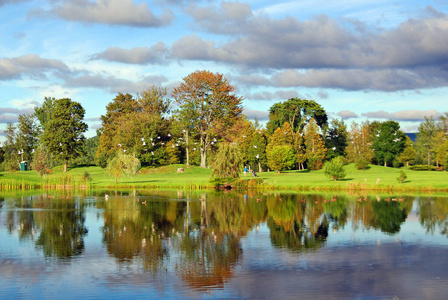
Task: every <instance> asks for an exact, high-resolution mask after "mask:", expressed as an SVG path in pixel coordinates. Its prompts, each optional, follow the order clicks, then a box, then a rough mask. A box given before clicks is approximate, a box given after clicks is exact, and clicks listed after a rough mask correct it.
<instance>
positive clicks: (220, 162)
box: [212, 143, 243, 178]
mask: <svg viewBox="0 0 448 300" xmlns="http://www.w3.org/2000/svg"><path fill="white" fill-rule="evenodd" d="M242 165H243V160H242V159H241V154H240V151H239V149H238V147H237V146H236V145H235V144H230V143H221V144H220V145H219V149H218V153H217V154H216V157H215V160H214V162H213V164H212V169H213V171H212V177H214V178H226V177H231V178H238V177H240V176H239V174H240V172H241V169H242Z"/></svg>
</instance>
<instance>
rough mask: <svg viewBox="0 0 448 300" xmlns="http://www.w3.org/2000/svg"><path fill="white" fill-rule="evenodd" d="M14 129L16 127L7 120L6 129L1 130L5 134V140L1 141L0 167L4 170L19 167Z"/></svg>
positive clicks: (17, 168)
mask: <svg viewBox="0 0 448 300" xmlns="http://www.w3.org/2000/svg"><path fill="white" fill-rule="evenodd" d="M15 130H16V127H15V126H14V125H13V124H12V123H11V122H8V123H7V125H6V130H4V131H3V132H4V133H5V134H6V141H5V142H4V143H3V151H4V156H3V157H4V159H3V163H2V168H3V170H5V171H17V170H19V167H20V165H19V159H20V158H19V153H18V150H17V146H16V141H15V137H16V133H15Z"/></svg>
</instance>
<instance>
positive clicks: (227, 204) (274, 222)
mask: <svg viewBox="0 0 448 300" xmlns="http://www.w3.org/2000/svg"><path fill="white" fill-rule="evenodd" d="M84 193H85V192H84ZM105 193H108V194H109V195H111V196H110V197H109V199H108V200H106V199H105V198H104V195H105ZM447 200H448V199H447V198H446V197H434V196H433V197H428V196H417V197H414V196H403V195H347V194H337V195H330V194H296V193H263V194H256V193H254V192H252V193H248V194H240V193H236V192H228V193H223V192H187V191H180V192H178V191H120V192H118V191H117V192H110V191H100V192H97V193H94V194H89V195H87V194H77V195H75V194H67V193H66V194H64V193H60V194H50V193H48V194H42V195H37V196H36V195H10V196H8V195H6V196H4V197H2V198H0V238H2V239H3V242H2V245H0V267H1V266H2V265H4V264H5V263H6V262H7V261H11V260H13V261H17V262H18V261H20V262H21V263H20V264H17V268H20V265H22V264H26V262H25V261H26V260H27V257H28V256H29V254H26V253H24V254H23V257H22V256H21V254H20V253H19V250H20V249H23V247H24V245H32V246H33V247H34V250H31V249H30V248H26V249H27V250H26V251H34V254H33V255H37V257H38V256H39V255H38V254H39V253H40V254H42V255H43V257H46V258H52V259H55V260H62V259H64V260H71V261H72V262H73V263H76V264H80V266H81V265H83V264H85V262H84V261H83V259H89V256H90V255H93V254H92V252H93V250H91V249H95V251H96V252H95V257H102V255H101V254H98V253H101V251H102V250H101V249H100V248H101V247H103V248H104V251H105V252H104V253H107V257H104V258H102V259H103V263H104V264H102V267H104V266H108V268H112V269H108V271H107V272H108V273H109V274H108V276H111V275H114V276H115V275H117V276H118V274H121V275H123V274H122V273H123V272H125V273H126V272H127V273H126V275H127V276H129V275H130V273H132V274H134V275H135V274H136V273H138V274H140V275H143V274H145V275H143V276H149V277H148V278H152V279H151V280H156V281H157V282H159V283H160V282H162V283H163V284H162V286H165V287H166V290H167V291H171V292H170V293H172V294H170V295H169V296H173V297H174V298H175V296H176V297H177V296H179V294H182V295H184V296H185V295H187V294H188V293H187V292H191V293H199V295H202V293H204V292H210V291H215V292H217V291H221V293H224V294H219V295H220V296H230V297H233V296H236V297H246V296H247V295H245V294H244V292H243V291H241V290H240V289H241V287H240V285H239V283H240V282H239V280H236V278H240V279H242V280H246V281H247V280H249V281H250V280H255V278H252V276H255V275H254V274H253V272H252V271H253V268H256V269H258V270H268V271H269V272H272V271H276V270H278V269H279V268H280V269H282V270H283V269H285V270H287V269H289V270H290V269H291V268H292V270H295V272H297V271H300V270H302V269H303V268H304V265H303V264H302V263H303V261H304V259H306V261H307V265H306V269H307V270H313V272H315V273H316V272H317V273H316V274H320V272H321V270H327V271H326V272H330V273H331V274H320V275H325V276H330V277H331V276H332V275H334V274H333V273H334V272H339V271H341V270H346V269H347V268H348V269H350V270H351V269H353V272H361V271H360V270H359V269H358V268H361V269H365V268H366V267H367V269H366V270H372V269H373V267H372V266H374V264H377V265H382V266H383V267H384V266H387V264H388V263H390V262H388V263H386V264H385V262H387V261H389V259H390V258H387V255H396V253H395V251H394V248H393V246H390V245H394V242H396V241H397V239H401V240H404V241H405V243H406V245H404V244H403V241H401V240H400V241H401V244H400V247H404V246H406V247H408V248H407V249H414V250H412V251H415V253H420V252H421V251H420V250H422V249H421V247H423V245H424V243H423V244H422V239H424V241H425V242H426V243H428V244H434V245H437V246H441V247H445V248H444V249H445V250H446V243H447V240H446V237H447V236H448V235H447V234H448V219H447V215H448V201H447ZM416 224H419V227H417V226H416ZM95 226H96V227H95ZM93 228H95V229H96V230H94V229H93ZM92 230H93V231H92ZM420 231H421V232H423V233H421V232H420ZM89 234H92V235H93V236H98V237H99V239H95V238H93V237H92V238H90V239H89ZM400 234H401V235H402V236H399V235H400ZM424 235H426V237H423V236H424ZM439 235H440V236H443V239H444V240H441V239H440V238H439V237H438V236H439ZM353 236H357V238H358V239H359V240H360V241H361V242H362V244H363V245H369V244H371V245H372V247H378V245H382V247H383V248H382V250H381V251H380V250H379V248H366V249H365V251H364V252H362V253H361V252H358V250H356V249H357V248H353V246H359V245H360V243H358V241H357V240H354V238H353ZM388 237H390V238H388ZM16 238H17V240H18V241H21V242H22V243H24V244H20V243H19V244H15V241H14V240H15V239H16ZM376 242H377V243H378V245H377V244H376ZM88 245H90V248H89V246H88ZM341 245H347V246H344V247H346V248H344V251H341V250H340V249H342V248H340V247H341ZM386 245H387V246H386ZM415 245H418V246H419V247H420V248H418V249H417V248H412V247H415ZM257 247H259V248H257ZM364 247H365V246H364ZM260 249H262V250H260ZM417 250H418V251H417ZM21 251H22V252H23V251H24V250H21ZM285 251H286V253H288V256H285V254H284V253H285ZM326 251H333V253H332V256H333V259H332V260H330V259H328V260H325V259H323V258H319V260H318V261H315V260H313V259H316V258H317V257H321V256H322V253H325V252H326ZM409 251H410V250H409ZM428 251H433V252H434V253H439V252H438V251H434V250H433V249H432V248H431V249H430V250H428ZM11 253H14V254H11ZM36 253H37V254H36ZM282 253H283V254H282ZM310 253H315V255H316V256H309V257H308V256H303V255H308V254H310ZM347 253H350V255H357V256H358V258H360V257H365V259H366V261H369V260H372V257H374V256H375V255H377V256H378V255H381V259H380V260H378V258H377V260H373V261H372V262H371V263H369V264H367V265H363V263H362V261H361V260H357V264H359V265H358V266H357V265H356V264H355V265H354V263H353V262H354V261H353V260H351V263H350V264H348V263H347V262H348V261H350V259H351V258H350V257H349V256H350V255H349V256H347V257H346V255H347ZM367 253H369V255H372V256H371V257H370V258H368V256H366V255H367ZM336 254H337V258H336V259H335V255H336ZM297 255H300V257H301V260H300V263H298V262H297V261H296V260H294V257H296V256H297ZM415 255H417V254H415ZM73 258H77V259H76V261H74V260H73ZM34 259H37V260H38V258H34ZM109 259H113V263H112V264H111V262H110V261H109ZM285 259H287V260H285ZM391 259H392V261H393V260H395V259H396V258H391ZM412 259H414V258H407V263H412ZM431 259H432V258H431ZM431 259H430V260H429V261H428V258H426V260H425V263H426V265H427V266H433V267H434V266H435V265H437V263H436V262H435V261H432V260H431ZM433 259H434V260H437V259H438V258H433ZM106 261H107V262H106ZM291 262H292V263H291ZM414 263H415V264H416V266H417V267H419V268H425V267H424V266H421V265H420V264H421V262H418V261H415V262H414ZM346 264H348V265H346ZM123 267H125V269H122V268H123ZM395 267H396V269H394V272H395V273H396V276H401V275H400V274H401V273H400V270H401V269H406V271H407V268H408V266H406V267H404V266H402V265H400V264H398V265H396V266H395ZM125 270H126V271H125ZM377 272H379V271H377ZM422 272H423V271H422ZM424 272H426V273H430V271H428V270H427V269H424ZM16 273H21V272H20V271H19V270H16ZM274 273H275V274H277V271H276V272H274ZM380 273H383V271H381V272H380ZM380 273H376V272H375V273H372V274H373V275H374V277H375V278H376V279H375V280H379V279H378V278H380V277H381V276H380ZM244 274H246V275H244ZM284 275H285V274H283V273H282V274H281V275H279V274H277V275H276V276H280V277H282V276H284ZM290 275H291V274H290ZM5 276H6V275H5ZM73 276H76V275H73ZM94 276H95V277H99V278H100V281H107V280H109V279H107V278H108V277H107V276H103V274H96V275H94ZM257 276H258V275H257ZM313 276H314V275H313ZM248 277H249V278H248ZM296 277H300V278H302V276H299V275H298V274H296V275H294V278H296ZM317 277H318V276H317V275H316V278H315V280H316V281H317V280H318V278H317ZM123 278H124V281H123V282H120V281H119V280H117V282H114V284H115V285H121V284H122V285H132V284H133V283H132V282H129V281H128V280H126V279H125V278H126V277H123ZM310 278H313V277H310ZM7 279H8V277H2V275H0V283H1V282H2V280H7ZM264 279H265V280H266V279H267V277H265V278H264ZM308 280H310V279H308ZM37 281H39V280H37ZM44 281H46V280H44ZM42 284H44V283H42ZM173 286H174V287H173ZM310 286H315V287H316V289H317V290H316V291H308V296H309V295H315V296H319V295H321V294H320V293H319V288H318V287H317V282H315V283H310ZM363 287H364V288H365V289H366V290H365V291H363V290H362V289H360V290H357V291H352V292H353V293H354V294H352V295H349V296H353V295H356V296H358V297H364V296H369V295H370V296H372V295H380V296H381V297H383V296H390V295H392V294H390V295H389V294H388V295H383V294H381V293H380V294H377V293H378V291H377V290H375V293H374V292H373V291H372V290H370V287H368V286H367V285H364V286H363ZM35 288H39V289H40V288H41V287H40V286H39V287H35ZM275 288H276V287H275V286H274V285H271V284H269V283H266V286H263V287H262V288H261V290H263V289H272V290H274V289H275ZM92 289H93V290H91V293H92V294H94V295H95V294H96V293H97V292H98V293H106V295H107V294H108V292H107V291H104V290H103V289H99V290H96V289H95V287H94V286H93V287H92ZM100 290H101V292H100ZM173 290H174V291H173ZM1 291H2V285H1V284H0V292H1ZM269 291H270V290H269ZM269 291H268V290H265V292H269ZM110 292H111V293H112V291H110ZM287 292H288V293H291V295H295V294H294V293H297V290H296V289H295V286H291V287H289V290H288V291H287ZM232 293H236V294H232ZM251 293H252V292H251ZM249 294H250V293H249ZM11 295H14V294H11ZM102 295H103V294H102ZM250 295H251V296H257V295H255V294H250ZM103 296H104V295H103ZM163 296H164V297H165V296H167V295H166V294H163ZM189 296H191V295H189ZM196 296H197V295H196ZM215 296H216V295H215ZM261 296H263V295H261ZM265 296H266V295H265ZM295 296H296V295H295ZM346 296H347V295H346ZM392 296H393V295H392Z"/></svg>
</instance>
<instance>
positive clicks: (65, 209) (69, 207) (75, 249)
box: [36, 200, 87, 258]
mask: <svg viewBox="0 0 448 300" xmlns="http://www.w3.org/2000/svg"><path fill="white" fill-rule="evenodd" d="M51 209H52V210H51V211H46V212H45V216H44V217H43V218H39V221H38V222H40V224H39V225H38V227H40V228H41V231H40V234H39V237H38V239H37V241H36V245H37V246H38V247H41V248H42V249H43V252H44V254H45V255H46V256H56V257H59V258H64V257H71V256H73V255H78V254H80V253H82V251H83V250H84V236H85V235H86V234H87V229H86V228H85V227H84V222H85V215H84V209H83V207H82V205H79V203H76V202H75V201H74V200H60V201H52V202H51Z"/></svg>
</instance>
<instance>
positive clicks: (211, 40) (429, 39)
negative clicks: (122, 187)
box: [0, 0, 448, 141]
mask: <svg viewBox="0 0 448 300" xmlns="http://www.w3.org/2000/svg"><path fill="white" fill-rule="evenodd" d="M0 17H1V19H2V22H1V23H0V37H1V42H0V130H1V133H0V141H2V140H4V133H3V130H4V129H5V128H6V124H7V123H8V122H13V123H14V122H17V120H18V116H19V115H20V114H26V113H32V112H33V109H34V107H35V106H36V105H41V104H42V102H43V100H44V97H54V98H57V99H59V98H70V99H72V100H73V101H77V102H79V103H81V105H82V106H83V107H84V108H85V110H86V115H85V121H86V123H87V124H88V125H89V132H87V134H86V136H87V137H91V136H94V135H95V131H96V129H98V128H100V127H101V122H100V116H101V115H103V114H105V112H106V105H107V104H108V103H109V102H111V101H112V100H113V99H114V98H115V96H116V95H117V94H118V93H119V92H121V93H130V94H134V95H136V94H137V93H138V92H141V91H143V90H145V89H148V88H149V87H150V86H162V87H166V88H168V90H170V91H171V90H172V89H173V88H174V87H176V86H177V85H178V84H179V83H180V82H181V81H182V78H184V77H186V76H187V75H188V74H190V73H192V72H195V71H197V70H208V71H211V72H214V73H216V72H218V73H220V74H223V75H224V76H225V78H226V79H228V80H229V82H230V83H231V84H232V85H234V86H235V87H236V93H237V95H238V96H242V97H243V98H244V100H243V106H244V113H245V114H246V115H247V116H248V117H249V118H250V119H251V120H254V119H255V118H257V120H259V121H260V122H261V123H262V124H265V122H266V121H267V120H268V112H269V108H270V107H271V106H272V105H273V104H275V103H278V102H282V101H285V100H288V99H289V98H292V97H299V98H302V99H308V100H314V101H316V102H317V103H319V104H320V105H321V106H322V107H323V108H324V109H325V110H326V112H327V114H328V116H329V118H330V119H332V118H338V119H340V118H342V119H343V120H344V121H345V122H346V124H347V125H350V124H351V123H352V122H357V123H360V122H362V121H364V120H370V121H373V120H378V121H387V120H395V121H398V122H399V123H400V126H401V129H402V130H403V131H405V132H415V131H417V129H418V126H419V124H420V123H421V121H422V120H424V117H425V116H426V117H430V116H433V117H434V118H437V117H438V116H440V115H441V114H443V113H445V112H448V101H447V100H448V97H447V95H448V1H445V0H443V1H442V0H420V1H414V0H407V1H396V0H393V1H392V0H358V1H351V0H332V1H328V0H314V1H265V0H248V1H240V2H221V1H207V0H204V1H196V0H165V1H162V0H154V1H141V0H48V1H42V0H39V1H35V0H31V1H27V0H0Z"/></svg>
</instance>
